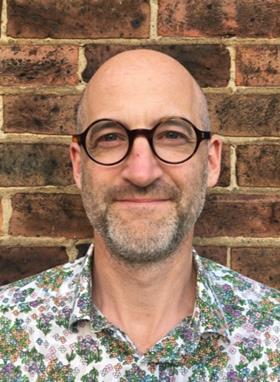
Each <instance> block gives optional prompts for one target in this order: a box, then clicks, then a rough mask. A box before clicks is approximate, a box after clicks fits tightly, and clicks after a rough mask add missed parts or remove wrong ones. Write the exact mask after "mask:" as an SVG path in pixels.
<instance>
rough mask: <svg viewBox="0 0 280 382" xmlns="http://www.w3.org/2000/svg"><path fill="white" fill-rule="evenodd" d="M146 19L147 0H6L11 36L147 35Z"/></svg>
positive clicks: (147, 19)
mask: <svg viewBox="0 0 280 382" xmlns="http://www.w3.org/2000/svg"><path fill="white" fill-rule="evenodd" d="M149 22H150V7H149V2H148V0H122V1H121V0H118V1H115V0H87V1H84V0H75V1H68V0H60V1H56V0H36V2H34V1H32V0H8V35H9V36H13V37H28V38H30V37H32V38H46V37H54V38H100V37H103V38H104V37H128V38H129V37H148V36H149Z"/></svg>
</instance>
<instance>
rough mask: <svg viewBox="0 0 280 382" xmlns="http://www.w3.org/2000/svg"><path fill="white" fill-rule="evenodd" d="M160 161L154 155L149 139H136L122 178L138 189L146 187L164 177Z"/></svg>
mask: <svg viewBox="0 0 280 382" xmlns="http://www.w3.org/2000/svg"><path fill="white" fill-rule="evenodd" d="M162 173H163V172H162V168H161V166H160V164H159V160H158V159H157V158H156V157H155V155H154V154H153V152H152V150H151V147H150V144H149V142H148V140H147V138H145V137H143V136H139V137H136V138H135V140H134V142H133V146H132V149H131V152H130V153H129V156H128V157H127V158H126V160H125V163H124V168H123V171H122V176H123V178H124V179H125V180H127V181H128V182H130V183H133V184H134V185H135V186H138V187H146V186H149V185H150V184H152V183H153V182H154V181H156V180H157V179H159V178H160V177H161V176H162Z"/></svg>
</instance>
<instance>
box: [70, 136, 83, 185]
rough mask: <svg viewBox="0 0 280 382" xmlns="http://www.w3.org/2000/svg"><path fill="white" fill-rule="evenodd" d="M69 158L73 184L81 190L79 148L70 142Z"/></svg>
mask: <svg viewBox="0 0 280 382" xmlns="http://www.w3.org/2000/svg"><path fill="white" fill-rule="evenodd" d="M70 158H71V162H72V170H73V177H74V180H75V183H76V185H77V187H78V188H79V189H81V148H80V146H79V145H78V143H76V142H71V145H70Z"/></svg>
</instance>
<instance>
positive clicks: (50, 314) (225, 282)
mask: <svg viewBox="0 0 280 382" xmlns="http://www.w3.org/2000/svg"><path fill="white" fill-rule="evenodd" d="M92 252H93V250H92V246H91V247H90V249H89V251H88V253H87V255H86V256H85V257H84V258H82V259H79V260H76V261H75V262H74V263H68V264H65V265H63V266H59V267H56V268H53V269H49V270H47V271H45V272H42V273H41V274H38V275H35V276H32V277H30V278H27V279H24V280H21V281H17V282H15V283H13V284H10V285H7V286H4V287H1V288H0V380H1V382H33V381H34V382H35V381H36V382H76V381H82V382H95V381H98V382H100V381H101V382H106V381H108V382H114V381H115V382H116V381H118V382H157V381H158V382H159V381H160V382H175V381H179V382H180V381H190V382H199V381H203V382H207V381H213V382H214V381H225V382H228V381H229V382H244V381H245V382H246V381H247V382H255V381H258V382H270V381H280V353H279V349H280V336H279V333H280V325H279V316H280V306H279V296H280V294H279V292H278V291H276V290H274V289H271V288H268V287H266V286H264V285H262V284H260V283H257V282H255V281H253V280H250V279H248V278H246V277H244V276H242V275H240V274H238V273H236V272H234V271H232V270H230V269H228V268H226V267H223V266H221V265H219V264H216V263H214V262H212V261H210V260H208V259H204V258H201V257H199V256H198V255H197V254H196V253H195V251H194V261H195V265H196V268H197V296H196V305H195V308H194V312H193V315H192V317H187V318H185V319H184V320H183V321H182V322H181V323H180V324H178V326H177V327H176V328H174V329H173V330H171V331H170V332H169V333H168V334H167V335H166V336H165V337H164V338H162V339H161V340H160V341H159V342H158V343H156V344H155V345H154V346H153V347H152V348H151V349H150V350H149V351H147V352H146V353H145V354H139V353H138V352H137V349H136V348H135V346H134V344H133V343H132V342H131V340H130V339H129V338H128V337H127V336H126V334H125V333H123V332H122V331H120V330H119V329H118V328H116V327H115V326H113V325H112V324H110V322H108V321H107V320H106V318H105V317H104V316H103V315H102V313H101V312H100V311H99V310H98V309H97V308H96V307H95V306H94V305H93V304H92V301H91V290H92V279H91V266H92Z"/></svg>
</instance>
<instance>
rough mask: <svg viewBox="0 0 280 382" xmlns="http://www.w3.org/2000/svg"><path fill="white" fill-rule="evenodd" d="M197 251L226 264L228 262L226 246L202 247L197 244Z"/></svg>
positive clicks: (201, 254)
mask: <svg viewBox="0 0 280 382" xmlns="http://www.w3.org/2000/svg"><path fill="white" fill-rule="evenodd" d="M195 249H196V250H197V253H198V254H199V255H200V256H203V257H207V258H208V259H210V260H212V261H215V262H216V263H220V264H222V265H226V263H227V248H226V247H200V246H195Z"/></svg>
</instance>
